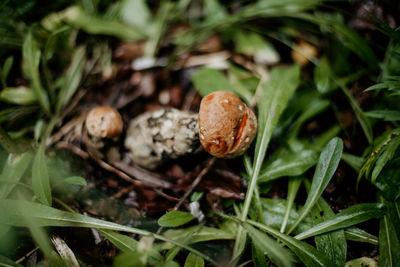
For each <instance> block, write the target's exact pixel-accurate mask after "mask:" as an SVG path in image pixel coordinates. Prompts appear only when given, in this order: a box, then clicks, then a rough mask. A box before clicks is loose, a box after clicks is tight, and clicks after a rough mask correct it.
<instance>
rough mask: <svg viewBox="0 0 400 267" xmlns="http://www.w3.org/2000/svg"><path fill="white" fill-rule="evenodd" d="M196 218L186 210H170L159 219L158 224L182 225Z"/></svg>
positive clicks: (165, 225)
mask: <svg viewBox="0 0 400 267" xmlns="http://www.w3.org/2000/svg"><path fill="white" fill-rule="evenodd" d="M193 219H195V218H194V217H193V215H192V214H190V213H189V212H184V211H179V210H175V211H170V212H168V213H167V214H165V215H163V216H161V217H160V218H159V219H158V224H159V225H160V226H164V227H176V226H181V225H183V224H185V223H187V222H190V221H191V220H193Z"/></svg>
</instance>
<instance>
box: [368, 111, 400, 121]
mask: <svg viewBox="0 0 400 267" xmlns="http://www.w3.org/2000/svg"><path fill="white" fill-rule="evenodd" d="M364 114H365V115H366V116H367V117H371V118H376V119H383V120H384V121H398V120H400V111H398V110H371V111H367V112H364Z"/></svg>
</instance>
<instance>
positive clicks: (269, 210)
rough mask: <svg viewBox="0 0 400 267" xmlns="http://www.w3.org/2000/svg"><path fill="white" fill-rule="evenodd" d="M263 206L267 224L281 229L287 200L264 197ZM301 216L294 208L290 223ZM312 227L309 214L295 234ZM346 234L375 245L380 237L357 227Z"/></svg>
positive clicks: (350, 238) (357, 240)
mask: <svg viewBox="0 0 400 267" xmlns="http://www.w3.org/2000/svg"><path fill="white" fill-rule="evenodd" d="M261 202H262V207H263V217H264V221H265V225H267V226H269V227H272V228H274V229H280V227H281V225H282V222H283V218H284V215H285V212H286V207H287V204H286V200H283V199H272V198H262V199H261ZM298 217H299V214H298V213H297V212H296V211H295V210H294V209H292V210H291V211H290V215H289V220H288V225H289V226H290V225H292V224H293V223H294V222H295V220H296V219H297V218H298ZM311 227H312V224H311V216H307V217H306V218H305V219H304V220H303V221H302V222H301V223H300V224H299V226H298V227H297V228H296V230H294V233H295V234H299V233H301V232H304V231H306V230H308V229H310V228H311ZM345 235H346V239H347V240H352V241H356V242H364V243H370V244H373V245H377V244H378V238H377V237H376V236H374V235H371V234H369V233H367V232H365V231H364V230H361V229H360V228H357V227H354V226H353V227H349V228H346V229H345Z"/></svg>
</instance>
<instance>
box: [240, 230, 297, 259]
mask: <svg viewBox="0 0 400 267" xmlns="http://www.w3.org/2000/svg"><path fill="white" fill-rule="evenodd" d="M244 228H245V229H246V231H247V233H248V234H249V236H250V238H251V241H252V243H253V244H254V245H255V246H256V247H257V248H258V249H260V250H261V251H264V252H265V253H267V255H268V258H269V259H270V260H271V261H272V262H273V263H274V264H276V265H277V266H292V265H293V264H292V263H291V260H292V259H291V257H290V255H288V254H287V252H286V251H285V250H284V249H283V248H282V247H281V246H280V245H279V244H278V243H277V242H276V241H275V240H273V239H272V238H270V237H268V236H267V235H266V234H264V233H263V232H261V231H260V230H257V229H256V228H254V227H252V226H251V225H249V224H244Z"/></svg>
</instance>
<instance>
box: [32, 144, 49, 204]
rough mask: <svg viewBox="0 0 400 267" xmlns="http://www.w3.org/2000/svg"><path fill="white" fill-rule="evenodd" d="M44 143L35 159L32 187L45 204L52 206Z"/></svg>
mask: <svg viewBox="0 0 400 267" xmlns="http://www.w3.org/2000/svg"><path fill="white" fill-rule="evenodd" d="M44 149H45V145H44V142H43V143H42V144H41V145H40V146H39V148H38V149H37V151H36V154H35V158H34V159H33V166H32V187H33V192H35V195H36V196H37V198H38V199H39V201H40V202H41V203H43V204H46V205H48V206H51V202H52V199H51V188H50V178H49V174H48V170H47V165H46V158H45V157H46V156H45V152H44Z"/></svg>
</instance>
